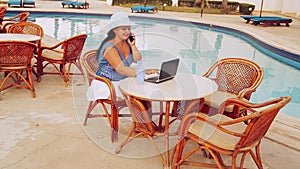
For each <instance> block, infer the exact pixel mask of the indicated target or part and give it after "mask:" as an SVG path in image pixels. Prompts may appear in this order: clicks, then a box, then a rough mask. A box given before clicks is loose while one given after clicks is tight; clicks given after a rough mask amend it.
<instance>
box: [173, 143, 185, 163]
mask: <svg viewBox="0 0 300 169" xmlns="http://www.w3.org/2000/svg"><path fill="white" fill-rule="evenodd" d="M186 142H187V139H185V138H184V139H181V140H180V141H179V142H178V143H177V145H176V147H175V149H174V152H173V163H174V168H173V169H180V165H181V163H182V162H183V160H182V153H183V149H184V145H185V144H186Z"/></svg>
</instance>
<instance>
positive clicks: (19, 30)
mask: <svg viewBox="0 0 300 169" xmlns="http://www.w3.org/2000/svg"><path fill="white" fill-rule="evenodd" d="M7 33H16V34H29V35H36V36H40V37H41V38H40V40H38V41H36V42H35V43H36V44H37V49H39V48H40V47H41V40H42V38H43V37H44V30H43V28H42V27H41V26H40V25H38V24H36V23H33V22H17V23H14V24H12V25H11V26H10V27H9V28H8V30H7ZM35 53H36V54H37V52H35ZM35 58H36V59H37V56H35ZM35 67H36V64H35ZM33 73H34V74H35V76H36V77H37V73H36V71H33Z"/></svg>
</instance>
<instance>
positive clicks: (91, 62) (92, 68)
mask: <svg viewBox="0 0 300 169" xmlns="http://www.w3.org/2000/svg"><path fill="white" fill-rule="evenodd" d="M80 61H81V62H82V64H81V65H83V67H84V68H85V71H86V74H87V79H88V83H89V85H91V82H92V80H93V79H94V78H95V77H96V72H97V70H98V67H99V63H98V60H97V50H90V51H88V52H86V53H85V54H84V55H83V56H82V59H81V60H80Z"/></svg>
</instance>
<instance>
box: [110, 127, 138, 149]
mask: <svg viewBox="0 0 300 169" xmlns="http://www.w3.org/2000/svg"><path fill="white" fill-rule="evenodd" d="M134 130H135V124H133V125H132V126H131V128H130V130H129V132H128V134H127V137H126V139H125V140H124V141H123V142H122V143H121V144H120V145H119V147H118V148H116V150H115V154H118V153H119V152H120V151H121V149H122V148H123V147H124V146H125V145H126V144H128V143H129V142H131V141H132V140H133V139H135V138H137V137H139V136H141V135H142V134H143V133H142V132H141V133H138V134H136V135H135V136H133V137H130V136H131V135H132V134H133V132H134Z"/></svg>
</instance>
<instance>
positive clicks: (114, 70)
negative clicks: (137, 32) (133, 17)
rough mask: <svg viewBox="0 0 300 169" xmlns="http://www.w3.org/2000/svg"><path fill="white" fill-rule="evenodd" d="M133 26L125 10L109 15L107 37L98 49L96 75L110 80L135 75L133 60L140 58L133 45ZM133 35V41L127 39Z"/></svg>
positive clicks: (136, 60)
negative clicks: (132, 65)
mask: <svg viewBox="0 0 300 169" xmlns="http://www.w3.org/2000/svg"><path fill="white" fill-rule="evenodd" d="M133 26H135V24H134V23H132V22H131V21H130V20H129V18H128V15H127V14H126V13H125V12H117V13H115V14H113V15H112V16H111V19H110V22H109V31H108V33H107V35H108V36H107V37H106V38H105V39H104V40H103V42H102V43H101V45H100V47H99V49H98V62H99V69H98V71H97V73H96V74H97V75H98V76H103V77H106V78H108V79H110V80H111V81H119V80H121V79H124V78H125V77H128V76H135V75H136V74H135V72H136V71H135V68H133V67H130V65H131V64H132V63H133V62H138V61H140V60H141V59H142V55H141V53H140V51H139V50H138V49H137V47H136V46H135V36H134V34H132V33H131V27H133ZM129 36H133V38H134V39H133V41H130V40H129Z"/></svg>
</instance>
